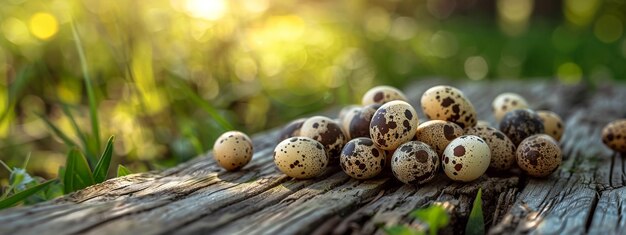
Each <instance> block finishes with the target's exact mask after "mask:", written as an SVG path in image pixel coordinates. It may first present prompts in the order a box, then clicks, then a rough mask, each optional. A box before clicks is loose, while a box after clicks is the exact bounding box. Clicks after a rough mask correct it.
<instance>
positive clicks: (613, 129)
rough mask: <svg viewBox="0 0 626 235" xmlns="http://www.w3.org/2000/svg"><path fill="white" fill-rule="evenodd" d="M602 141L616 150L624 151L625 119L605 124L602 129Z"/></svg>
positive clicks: (625, 137)
mask: <svg viewBox="0 0 626 235" xmlns="http://www.w3.org/2000/svg"><path fill="white" fill-rule="evenodd" d="M602 142H603V143H604V144H605V145H606V146H608V147H609V148H611V149H613V150H615V151H617V152H620V153H624V152H626V119H620V120H615V121H612V122H611V123H609V124H607V125H606V126H605V127H604V128H603V129H602Z"/></svg>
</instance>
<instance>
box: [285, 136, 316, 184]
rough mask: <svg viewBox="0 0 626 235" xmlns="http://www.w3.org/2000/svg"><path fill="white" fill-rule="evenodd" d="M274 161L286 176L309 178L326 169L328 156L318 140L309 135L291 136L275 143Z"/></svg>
mask: <svg viewBox="0 0 626 235" xmlns="http://www.w3.org/2000/svg"><path fill="white" fill-rule="evenodd" d="M274 163H275V164H276V166H277V167H278V170H280V171H281V172H283V173H284V174H285V175H287V176H290V177H293V178H296V179H309V178H313V177H316V176H318V175H320V174H322V173H323V172H324V171H325V170H326V166H328V156H327V155H326V151H324V146H322V144H321V143H320V142H317V141H316V140H314V139H311V138H309V137H292V138H289V139H286V140H283V141H282V142H280V143H279V144H278V145H276V148H275V149H274Z"/></svg>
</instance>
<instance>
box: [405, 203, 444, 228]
mask: <svg viewBox="0 0 626 235" xmlns="http://www.w3.org/2000/svg"><path fill="white" fill-rule="evenodd" d="M411 216H413V217H414V218H417V219H419V220H421V221H423V222H425V223H427V224H428V227H429V230H430V235H436V234H437V231H439V229H442V228H444V227H445V226H446V225H448V223H449V222H450V216H449V215H448V212H446V209H445V208H443V207H442V206H440V205H430V206H429V207H427V208H423V209H418V210H415V211H413V212H412V213H411Z"/></svg>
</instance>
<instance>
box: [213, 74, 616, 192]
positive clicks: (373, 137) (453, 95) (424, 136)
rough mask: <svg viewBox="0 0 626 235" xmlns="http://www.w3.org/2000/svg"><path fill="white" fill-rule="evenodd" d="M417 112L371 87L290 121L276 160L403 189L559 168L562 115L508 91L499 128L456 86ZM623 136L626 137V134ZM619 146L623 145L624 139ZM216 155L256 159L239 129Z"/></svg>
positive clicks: (240, 162) (432, 94)
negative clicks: (349, 100)
mask: <svg viewBox="0 0 626 235" xmlns="http://www.w3.org/2000/svg"><path fill="white" fill-rule="evenodd" d="M420 108H421V110H422V111H423V113H424V115H425V116H426V117H425V118H423V119H421V120H422V121H423V122H422V123H420V118H418V112H417V111H416V109H415V107H414V106H413V105H411V104H410V103H409V101H408V99H407V96H406V95H405V94H403V92H402V91H400V90H398V89H396V88H394V87H390V86H378V87H374V88H372V89H370V90H369V91H368V92H366V93H365V94H364V95H363V98H362V102H361V104H360V105H351V106H347V107H345V108H344V109H342V110H341V112H340V113H339V115H338V116H339V117H338V118H337V119H331V118H329V117H324V116H314V117H309V118H301V119H297V120H294V121H292V122H291V123H289V124H287V125H286V126H285V127H284V128H283V129H282V130H281V132H280V133H279V137H278V140H277V142H278V144H277V146H276V147H275V149H274V152H273V158H274V163H275V164H276V167H277V168H278V170H280V171H281V172H282V173H284V174H285V175H287V176H290V177H293V178H297V179H309V178H314V177H316V176H319V175H321V174H323V173H324V172H326V170H327V169H328V168H329V166H337V165H338V166H340V167H341V169H342V170H343V171H344V172H345V173H346V174H347V175H349V176H350V177H352V178H355V179H369V178H373V177H376V176H378V175H380V174H382V173H383V172H384V171H389V169H391V173H392V174H393V175H394V176H395V178H397V179H398V180H399V181H401V182H403V183H406V184H424V183H426V182H428V181H430V180H432V179H434V178H435V177H436V176H437V174H438V173H439V172H441V171H443V172H444V173H445V175H446V176H447V177H449V178H450V179H452V180H455V181H460V182H469V181H473V180H475V179H478V178H479V177H481V176H482V175H483V174H485V172H486V171H487V170H488V169H491V170H493V171H506V170H509V169H511V168H513V167H515V166H519V168H520V169H521V170H523V171H524V172H525V173H526V174H528V175H530V176H535V177H545V176H548V175H550V174H551V173H552V172H554V171H555V170H556V169H557V168H558V167H559V166H560V164H561V159H562V157H561V150H560V147H559V144H558V141H559V140H560V138H561V136H562V134H563V131H564V126H563V123H562V120H561V118H560V117H559V116H558V115H557V114H555V113H553V112H551V111H534V110H531V109H529V105H528V102H526V100H525V99H524V98H523V97H522V96H520V95H517V94H514V93H503V94H501V95H499V96H498V97H496V98H495V99H494V101H493V103H492V108H493V114H494V116H495V119H496V120H497V121H498V122H499V126H498V128H495V127H492V126H490V124H489V123H488V122H485V121H481V120H478V119H477V113H476V110H475V109H474V106H473V105H472V103H471V102H470V100H469V99H468V98H467V97H466V96H465V95H464V94H463V92H462V91H461V90H459V89H457V88H454V87H451V86H435V87H432V88H430V89H428V90H427V91H426V92H424V94H423V95H422V96H421V100H420ZM426 119H428V120H426ZM621 125H622V126H626V122H625V123H622V124H621ZM622 129H624V128H622ZM621 136H624V139H620V140H626V133H622V135H621ZM621 136H620V137H621ZM614 139H615V137H614ZM616 145H620V146H622V147H623V148H626V145H625V144H624V143H623V142H620V143H616ZM214 157H215V159H216V161H217V163H218V164H219V165H220V166H222V167H224V168H225V169H226V170H236V169H239V168H241V167H243V166H244V165H245V164H247V163H248V162H249V161H250V159H251V158H252V143H251V141H250V138H248V137H247V136H246V135H245V134H243V133H241V132H227V133H225V134H223V135H222V136H221V137H220V138H218V140H217V141H216V143H215V147H214ZM440 169H441V170H440Z"/></svg>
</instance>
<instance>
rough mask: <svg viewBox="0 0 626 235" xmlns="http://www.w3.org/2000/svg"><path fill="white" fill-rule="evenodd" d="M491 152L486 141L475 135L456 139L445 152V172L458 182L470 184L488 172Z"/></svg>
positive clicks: (442, 164)
mask: <svg viewBox="0 0 626 235" xmlns="http://www.w3.org/2000/svg"><path fill="white" fill-rule="evenodd" d="M490 162H491V150H490V149H489V145H487V143H485V141H484V140H483V139H482V138H480V137H478V136H475V135H464V136H461V137H459V138H456V139H454V140H453V141H452V142H450V144H449V145H448V147H446V149H445V150H444V151H443V162H442V163H441V166H442V167H443V172H445V173H446V175H447V176H448V177H449V178H450V179H452V180H456V181H463V182H470V181H472V180H475V179H478V178H479V177H480V176H481V175H483V174H484V173H485V171H487V168H488V167H489V163H490Z"/></svg>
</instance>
